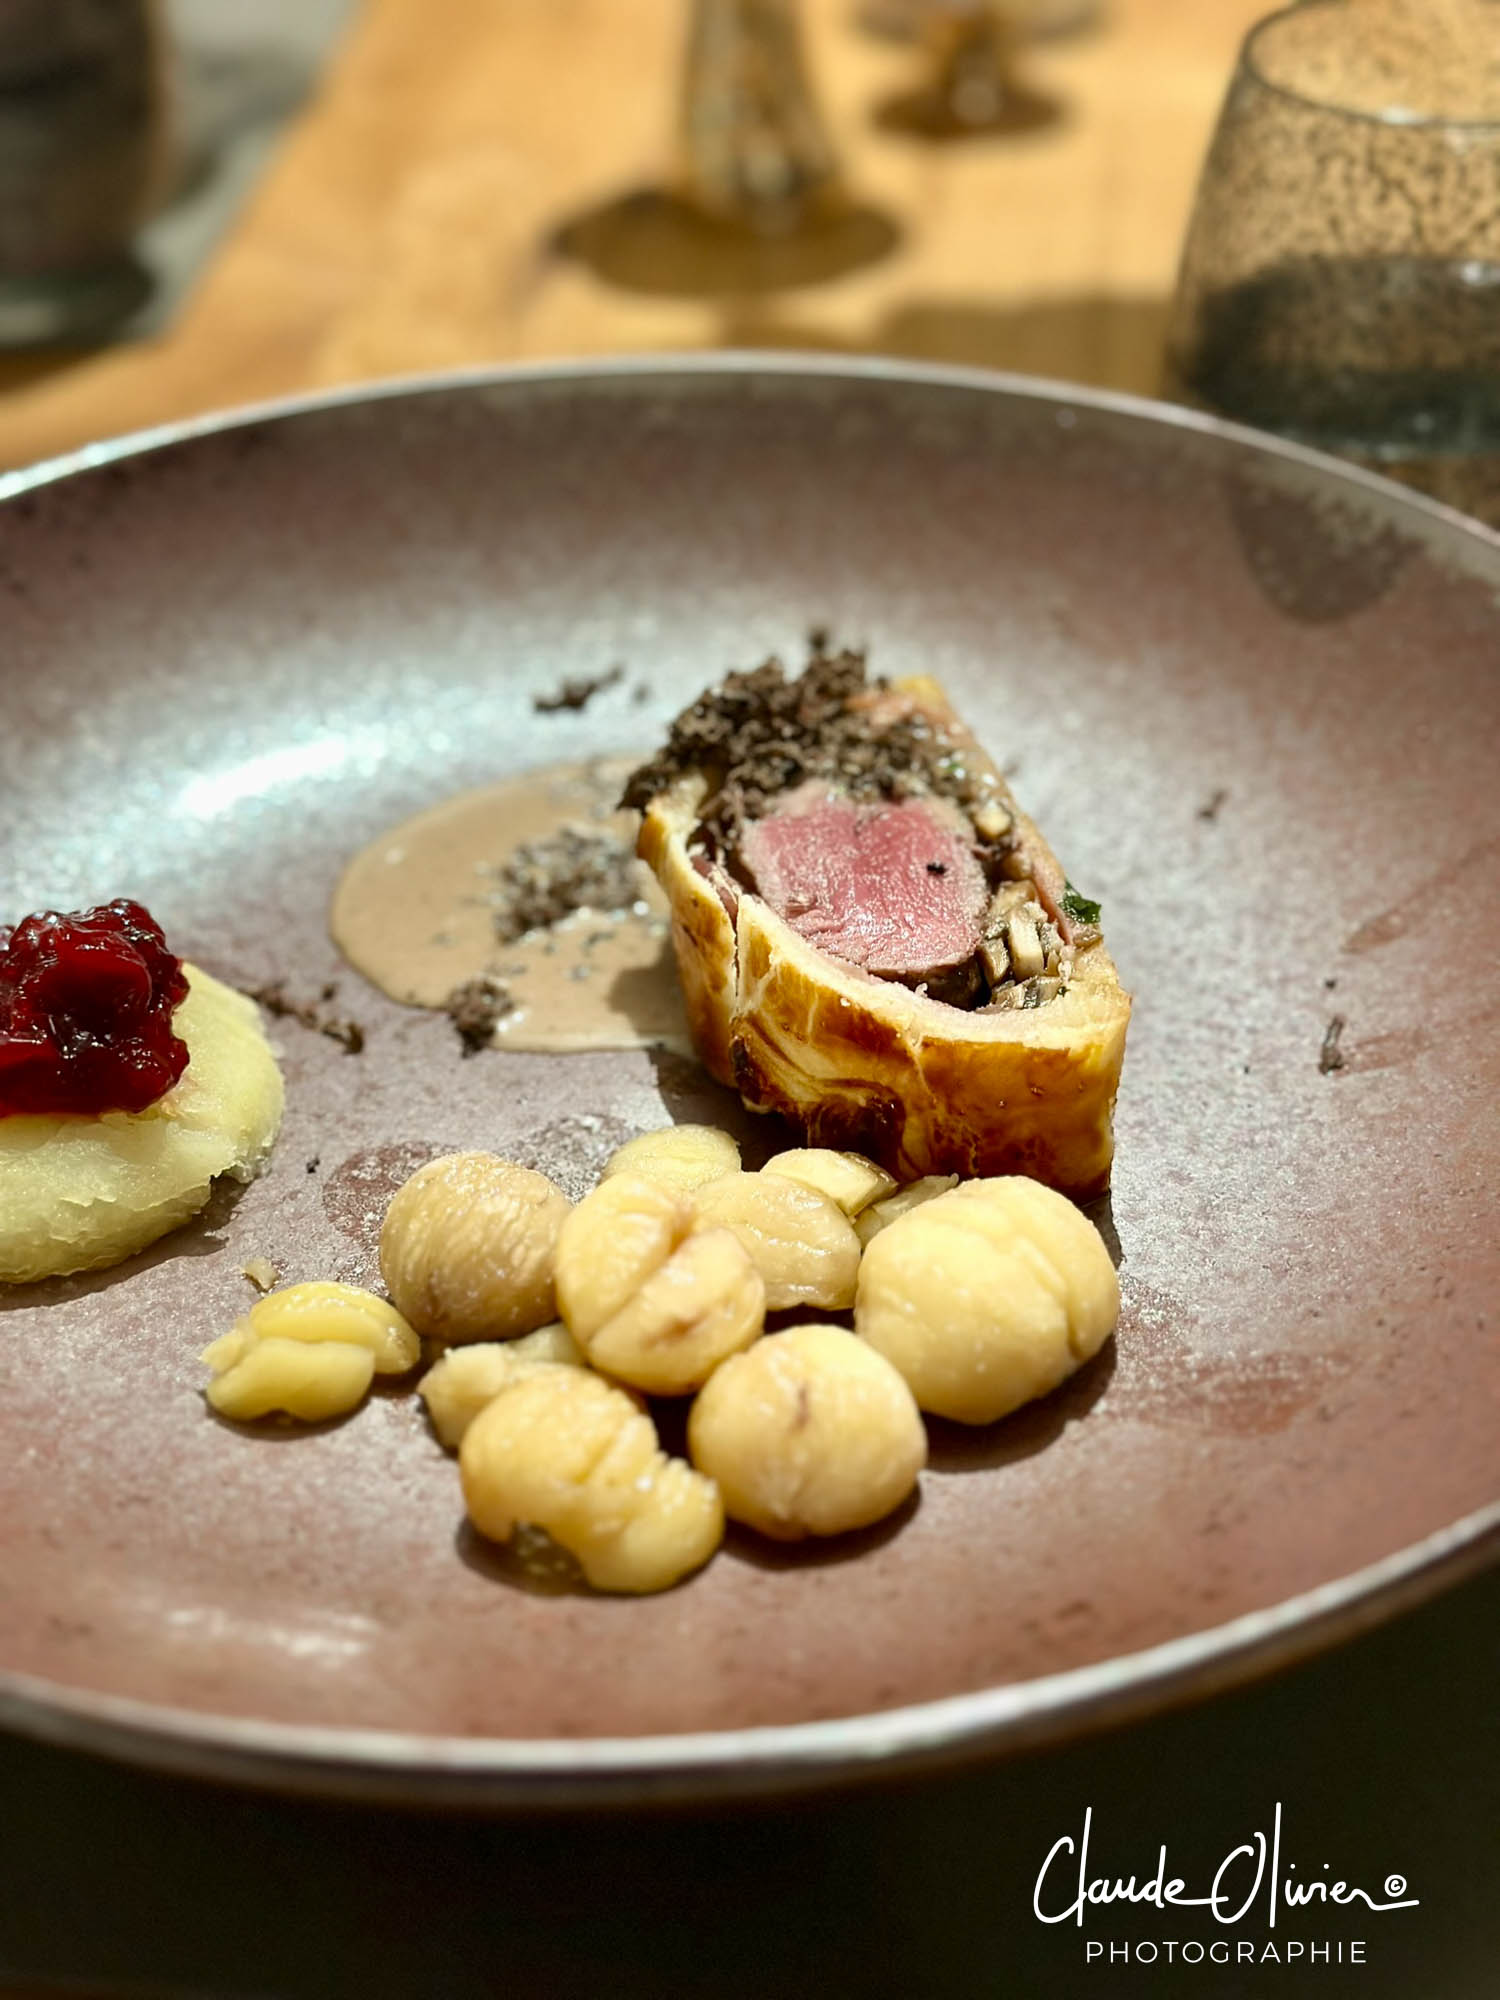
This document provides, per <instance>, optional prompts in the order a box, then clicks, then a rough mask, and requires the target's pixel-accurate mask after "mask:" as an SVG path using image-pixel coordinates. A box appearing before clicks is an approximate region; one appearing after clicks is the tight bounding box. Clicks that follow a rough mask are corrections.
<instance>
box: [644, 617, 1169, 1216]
mask: <svg viewBox="0 0 1500 2000" xmlns="http://www.w3.org/2000/svg"><path fill="white" fill-rule="evenodd" d="M626 799H627V802H628V803H631V804H636V805H639V806H640V807H641V808H642V823H641V831H640V840H639V852H640V854H641V856H642V857H643V859H644V860H646V861H647V862H648V863H649V864H650V866H651V868H652V870H653V871H654V873H655V875H656V877H657V879H658V881H659V882H660V883H661V885H662V887H663V889H664V890H665V892H666V894H667V897H668V900H669V902H670V904H671V911H672V928H673V940H674V945H675V949H676V955H677V963H678V969H679V973H680V977H681V981H682V988H683V995H684V999H685V1002H686V1007H687V1015H688V1020H689V1022H690V1024H691V1027H692V1031H693V1036H694V1040H695V1042H696V1044H697V1047H698V1051H699V1054H700V1055H701V1056H702V1058H703V1060H704V1062H705V1063H706V1064H707V1065H708V1067H709V1069H711V1070H712V1072H713V1073H714V1075H715V1076H716V1077H718V1078H719V1079H720V1080H721V1081H722V1082H724V1083H727V1084H729V1085H731V1086H732V1087H733V1088H734V1089H736V1090H737V1091H738V1092H739V1094H740V1095H741V1097H742V1098H743V1099H744V1101H745V1103H746V1104H747V1105H748V1106H750V1107H751V1108H752V1109H754V1110H760V1111H775V1112H779V1113H781V1114H782V1115H783V1116H784V1117H786V1118H788V1119H789V1120H790V1121H791V1122H792V1123H793V1124H794V1125H796V1126H797V1127H799V1128H800V1130H801V1131H802V1132H803V1133H804V1134H805V1135H806V1137H807V1140H808V1142H809V1143H810V1144H812V1145H815V1146H831V1147H837V1148H847V1149H852V1150H857V1151H860V1152H863V1153H867V1154H869V1155H870V1156H871V1157H873V1158H875V1159H877V1160H879V1161H880V1163H881V1164H882V1165H883V1166H885V1167H887V1168H888V1169H889V1170H890V1171H891V1172H892V1173H894V1174H896V1175H897V1176H898V1177H900V1178H901V1179H903V1180H905V1179H911V1178H914V1177H917V1176H919V1175H925V1174H944V1173H959V1174H964V1175H985V1176H990V1175H997V1174H1010V1173H1024V1174H1029V1175H1032V1176H1033V1177H1034V1178H1036V1179H1038V1180H1042V1181H1046V1182H1048V1183H1049V1184H1050V1185H1051V1186H1053V1187H1056V1188H1059V1189H1061V1190H1062V1191H1063V1192H1065V1193H1067V1194H1071V1195H1074V1196H1077V1197H1084V1196H1088V1195H1091V1194H1097V1193H1099V1192H1101V1191H1102V1190H1103V1189H1104V1188H1105V1187H1106V1186H1107V1185H1108V1182H1109V1170H1110V1162H1111V1157H1112V1153H1113V1139H1112V1133H1111V1123H1110V1120H1111V1112H1112V1107H1113V1104H1114V1098H1115V1092H1116V1089H1117V1087H1118V1084H1119V1077H1120V1066H1121V1062H1122V1059H1123V1056H1124V1049H1125V1030H1126V1025H1127V1023H1128V1020H1129V1014H1130V1000H1129V996H1128V995H1127V994H1126V993H1125V992H1124V990H1123V989H1122V987H1121V985H1120V982H1119V978H1118V975H1117V974H1116V971H1115V967H1114V964H1113V962H1112V960H1111V959H1110V956H1109V953H1108V951H1107V950H1106V949H1105V946H1104V942H1103V939H1102V937H1101V936H1100V933H1099V929H1098V926H1097V924H1096V923H1095V922H1093V921H1087V922H1086V921H1083V918H1084V916H1088V917H1089V918H1092V917H1093V916H1094V915H1095V914H1096V912H1094V910H1093V909H1092V906H1085V905H1084V904H1083V903H1082V901H1081V899H1078V898H1075V897H1074V896H1073V895H1072V893H1071V892H1070V891H1069V890H1068V888H1067V885H1066V882H1065V878H1064V875H1063V871H1062V868H1061V866H1060V865H1059V863H1058V861H1057V858H1056V856H1055V855H1054V854H1053V853H1052V850H1051V849H1050V847H1048V845H1047V844H1046V842H1045V841H1044V840H1043V839H1042V837H1041V835H1040V833H1039V832H1038V831H1037V829H1036V827H1035V825H1034V824H1033V823H1032V821H1031V820H1030V819H1028V818H1027V816H1026V815H1025V814H1024V813H1023V812H1022V811H1021V810H1020V808H1019V807H1018V806H1017V805H1016V802H1015V800H1014V798H1013V797H1012V796H1011V793H1010V790H1009V787H1008V786H1007V785H1006V783H1005V780H1004V778H1003V777H1002V776H1001V774H1000V772H999V771H998V769H997V768H996V767H995V765H994V763H993V762H992V761H991V759H990V758H988V757H987V756H986V755H985V753H984V752H983V751H982V750H981V749H980V748H979V746H978V745H977V744H976V743H975V741H974V739H973V736H972V734H971V733H970V732H969V730H968V729H967V728H966V727H965V726H964V724H963V723H962V722H961V721H960V720H959V718H958V717H957V716H956V715H955V714H954V712H953V710H952V708H951V706H950V705H949V703H948V701H947V699H946V697H945V695H944V694H943V691H942V689H941V688H940V687H939V686H938V685H937V683H936V682H934V681H932V680H930V679H927V678H925V677H924V678H920V679H912V680H907V681H901V682H897V683H895V684H894V685H892V686H878V687H866V686H865V684H864V668H863V661H862V660H861V659H860V658H859V657H858V656H857V655H850V654H844V655H840V656H837V657H836V658H833V657H829V656H827V655H824V654H822V653H821V652H820V653H818V654H816V655H815V657H814V659H813V660H812V662H811V664H810V665H809V667H808V669H807V671H806V672H805V673H804V674H803V675H802V676H801V677H800V678H799V679H795V680H788V679H786V677H785V676H784V675H783V674H782V673H781V670H780V669H779V668H778V667H774V666H771V667H765V668H761V669H760V670H759V671H758V672H757V673H755V674H745V675H732V676H731V677H730V678H729V680H728V681H726V682H725V683H724V685H723V687H721V688H718V689H713V690H710V691H709V692H708V693H707V694H706V695H704V696H703V697H701V698H700V700H699V701H698V702H696V703H694V704H693V706H692V707H691V708H690V709H688V710H686V711H685V712H684V714H683V715H682V716H681V717H679V718H678V721H677V722H676V723H675V724H674V725H673V731H672V736H671V739H670V740H669V743H668V745H667V747H666V749H665V750H664V751H663V752H662V753H661V754H660V755H659V756H658V757H657V758H655V759H653V760H652V762H651V763H650V764H648V765H646V766H645V767H643V769H642V770H641V771H640V772H638V773H637V774H636V776H635V778H634V779H633V780H632V781H631V785H630V787H629V788H628V789H627V793H626Z"/></svg>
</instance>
